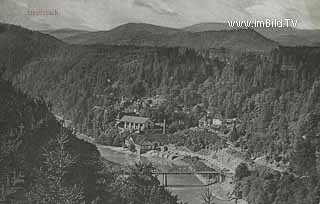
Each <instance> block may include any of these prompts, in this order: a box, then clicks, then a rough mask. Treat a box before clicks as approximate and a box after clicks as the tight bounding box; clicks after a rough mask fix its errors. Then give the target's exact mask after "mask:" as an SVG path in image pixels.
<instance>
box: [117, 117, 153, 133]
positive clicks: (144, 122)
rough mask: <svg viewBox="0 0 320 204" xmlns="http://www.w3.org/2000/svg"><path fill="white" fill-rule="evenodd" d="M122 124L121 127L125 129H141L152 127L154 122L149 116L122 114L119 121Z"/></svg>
mask: <svg viewBox="0 0 320 204" xmlns="http://www.w3.org/2000/svg"><path fill="white" fill-rule="evenodd" d="M119 122H120V123H122V124H123V128H124V129H126V130H139V131H143V130H146V129H152V128H153V127H154V123H153V122H152V121H151V120H150V118H145V117H138V116H128V115H125V116H123V117H122V118H121V119H120V121H119Z"/></svg>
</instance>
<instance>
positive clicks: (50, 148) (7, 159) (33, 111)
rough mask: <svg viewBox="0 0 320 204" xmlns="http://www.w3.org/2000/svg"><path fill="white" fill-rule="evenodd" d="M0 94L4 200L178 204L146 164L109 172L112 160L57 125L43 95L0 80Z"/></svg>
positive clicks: (0, 164)
mask: <svg viewBox="0 0 320 204" xmlns="http://www.w3.org/2000/svg"><path fill="white" fill-rule="evenodd" d="M0 93H1V98H0V112H1V114H0V145H1V146H0V173H1V174H0V184H1V191H2V194H1V197H0V198H1V199H3V200H2V201H3V202H4V203H19V204H34V203H39V204H45V203H52V204H56V203H59V204H67V203H68V204H79V203H97V204H98V203H110V204H111V203H113V204H119V203H132V204H138V203H154V204H155V203H158V204H160V203H161V204H162V203H168V204H169V203H170V204H175V203H178V199H177V197H175V196H172V195H171V194H170V193H169V192H168V191H166V190H165V189H164V188H163V187H161V186H160V184H159V181H158V179H157V178H156V177H154V176H153V175H152V174H151V172H152V171H153V167H152V166H151V165H149V164H137V165H136V166H134V167H132V168H130V169H125V170H121V169H118V170H114V168H113V167H114V164H111V163H108V162H106V161H102V160H101V158H100V154H99V152H98V151H97V149H96V147H95V146H94V145H92V144H90V143H88V142H85V141H83V140H79V139H77V137H75V136H74V135H73V134H72V133H71V131H70V130H68V129H66V128H63V127H62V124H60V123H59V122H58V121H57V120H56V119H55V117H54V115H53V114H52V113H51V112H50V110H49V109H48V104H46V102H45V101H44V100H43V99H41V98H32V97H30V96H28V95H26V94H24V93H22V92H21V91H19V90H17V89H16V88H13V87H12V86H11V84H10V83H9V82H7V81H3V80H0ZM124 171H125V172H126V174H125V175H127V177H124V176H123V173H124ZM133 195H134V196H133ZM133 198H135V199H133ZM159 198H160V199H159Z"/></svg>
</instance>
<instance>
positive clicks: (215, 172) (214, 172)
mask: <svg viewBox="0 0 320 204" xmlns="http://www.w3.org/2000/svg"><path fill="white" fill-rule="evenodd" d="M152 174H155V175H163V174H165V175H168V174H172V175H173V174H186V175H192V174H222V172H217V171H195V172H178V171H177V172H152Z"/></svg>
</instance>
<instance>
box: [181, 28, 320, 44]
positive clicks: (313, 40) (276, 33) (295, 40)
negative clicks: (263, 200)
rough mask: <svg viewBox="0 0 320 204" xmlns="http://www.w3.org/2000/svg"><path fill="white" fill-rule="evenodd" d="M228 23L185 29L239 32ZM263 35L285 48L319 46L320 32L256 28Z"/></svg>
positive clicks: (187, 29)
mask: <svg viewBox="0 0 320 204" xmlns="http://www.w3.org/2000/svg"><path fill="white" fill-rule="evenodd" d="M237 29H239V28H236V27H230V26H229V25H228V24H227V23H199V24H195V25H192V26H188V27H184V28H182V30H185V31H189V32H204V31H221V30H237ZM254 30H255V31H257V32H258V33H260V34H261V35H263V36H265V37H267V38H269V39H271V40H273V41H276V42H279V43H280V44H281V45H284V46H319V43H320V30H303V29H296V28H254Z"/></svg>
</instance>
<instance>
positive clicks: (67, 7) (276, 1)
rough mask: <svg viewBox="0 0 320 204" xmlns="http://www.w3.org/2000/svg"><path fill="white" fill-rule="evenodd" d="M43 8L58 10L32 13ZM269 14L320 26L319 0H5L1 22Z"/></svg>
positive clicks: (175, 20) (102, 24) (95, 23)
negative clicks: (46, 12) (41, 13)
mask: <svg viewBox="0 0 320 204" xmlns="http://www.w3.org/2000/svg"><path fill="white" fill-rule="evenodd" d="M39 10H48V11H57V15H53V16H47V15H40V16H33V15H30V11H39ZM266 18H272V19H274V18H276V19H284V18H292V19H294V20H298V28H301V29H320V0H0V22H4V23H12V24H17V25H21V26H24V27H27V28H30V29H34V30H44V29H59V28H73V29H85V30H109V29H111V28H114V27H116V26H118V25H121V24H124V23H132V22H133V23H150V24H156V25H161V26H167V27H174V28H181V27H185V26H190V25H193V24H197V23H203V22H226V21H228V20H254V19H259V20H263V19H266Z"/></svg>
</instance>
